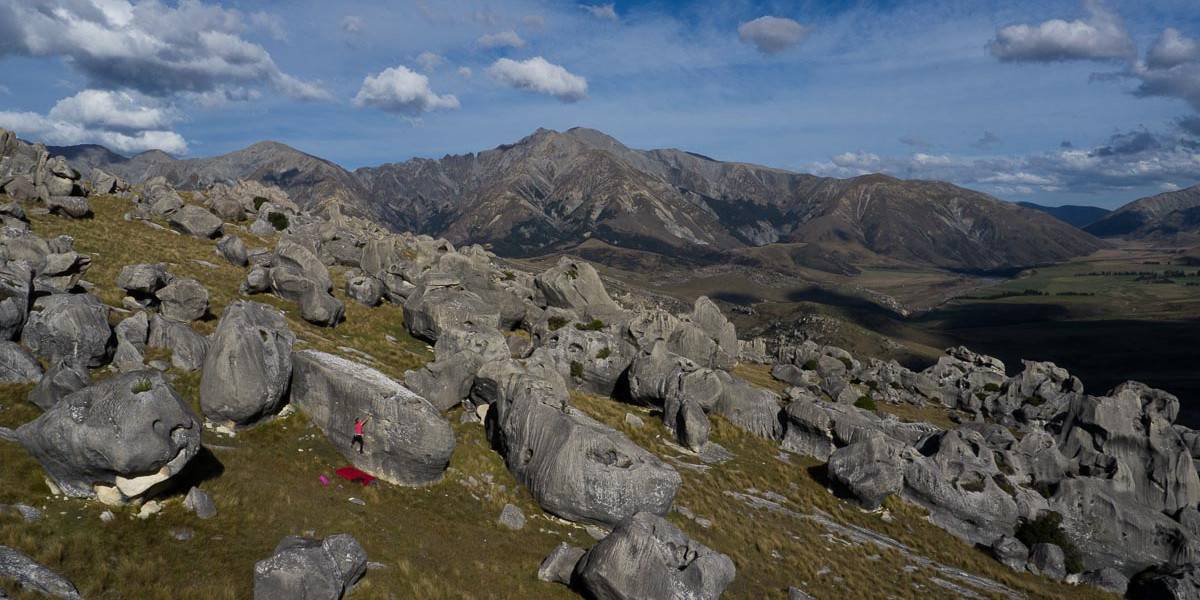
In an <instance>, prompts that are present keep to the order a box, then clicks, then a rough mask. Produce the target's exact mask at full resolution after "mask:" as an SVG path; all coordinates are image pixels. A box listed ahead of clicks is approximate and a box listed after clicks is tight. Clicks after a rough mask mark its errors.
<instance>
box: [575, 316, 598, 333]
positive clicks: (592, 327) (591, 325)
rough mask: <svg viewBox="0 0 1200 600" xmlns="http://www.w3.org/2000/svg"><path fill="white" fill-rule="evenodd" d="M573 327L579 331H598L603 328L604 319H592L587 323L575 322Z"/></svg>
mask: <svg viewBox="0 0 1200 600" xmlns="http://www.w3.org/2000/svg"><path fill="white" fill-rule="evenodd" d="M575 329H578V330H580V331H600V330H601V329H604V321H601V320H600V319H592V320H591V321H588V322H587V323H576V324H575Z"/></svg>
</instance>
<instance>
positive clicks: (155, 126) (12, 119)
mask: <svg viewBox="0 0 1200 600" xmlns="http://www.w3.org/2000/svg"><path fill="white" fill-rule="evenodd" d="M177 120H178V115H177V114H176V113H175V111H174V110H172V109H171V108H170V107H165V106H161V105H159V104H158V103H157V101H155V100H153V99H150V98H146V97H144V96H141V95H138V94H135V93H132V92H126V91H118V92H112V91H107V90H84V91H82V92H80V93H78V94H76V95H74V96H71V97H68V98H63V99H62V100H59V101H58V103H57V104H55V105H54V107H53V108H51V109H50V112H49V113H48V114H46V115H40V114H38V113H33V112H3V111H0V127H3V128H5V129H11V130H13V131H16V132H17V133H19V134H20V135H22V136H23V137H26V138H29V139H34V140H37V141H40V142H45V143H48V144H53V145H59V146H69V145H75V144H100V145H103V146H106V147H108V148H110V149H112V150H115V151H117V152H120V153H124V154H132V153H137V152H143V151H146V150H152V149H154V150H162V151H164V152H168V153H171V154H184V153H186V152H187V142H186V141H185V140H184V138H183V136H181V135H179V134H178V133H176V132H174V131H171V130H170V127H171V125H172V124H173V123H174V122H175V121H177Z"/></svg>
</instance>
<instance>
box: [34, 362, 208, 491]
mask: <svg viewBox="0 0 1200 600" xmlns="http://www.w3.org/2000/svg"><path fill="white" fill-rule="evenodd" d="M16 438H17V441H19V442H20V443H21V445H22V446H24V447H25V449H26V450H28V451H29V453H30V454H31V455H32V456H33V457H34V458H35V459H37V461H38V462H40V463H41V464H42V467H43V468H45V469H46V474H47V475H48V476H49V479H50V481H52V482H53V484H54V485H55V486H56V487H57V488H58V489H59V490H60V491H62V493H64V494H67V495H69V496H77V497H92V496H97V495H98V496H99V497H100V499H101V500H103V501H106V502H109V501H122V500H125V499H128V498H133V497H137V496H140V495H142V494H144V493H145V492H147V491H148V490H150V489H152V488H153V487H155V486H156V485H158V484H160V483H162V482H163V481H166V480H167V479H170V478H171V477H172V476H174V475H175V474H177V473H179V472H180V471H181V470H183V468H184V466H185V465H186V464H187V463H188V461H190V460H191V459H192V457H194V456H195V455H196V453H197V452H199V450H200V423H199V419H198V418H197V417H196V415H195V414H194V413H193V412H192V409H191V408H189V407H188V405H187V404H186V403H185V402H184V401H183V399H182V398H180V397H179V395H178V394H176V393H175V390H174V389H172V388H171V386H170V384H168V383H167V381H166V380H165V379H164V378H163V376H162V374H161V373H159V372H157V371H135V372H133V373H126V374H123V375H117V376H115V377H112V378H111V379H107V380H104V381H101V382H99V383H96V384H94V385H91V386H88V387H86V388H83V389H81V390H79V391H77V392H75V393H73V394H70V395H68V396H66V397H65V398H63V399H62V400H61V401H59V402H58V404H56V405H54V407H52V408H51V409H50V410H48V411H46V412H45V413H43V414H42V415H41V416H40V417H38V418H37V419H34V420H33V421H31V422H29V423H26V424H25V425H22V426H21V427H20V428H18V429H17V430H16Z"/></svg>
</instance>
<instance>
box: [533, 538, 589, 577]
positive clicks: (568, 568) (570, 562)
mask: <svg viewBox="0 0 1200 600" xmlns="http://www.w3.org/2000/svg"><path fill="white" fill-rule="evenodd" d="M583 552H584V551H583V548H576V547H575V546H571V545H569V544H567V543H566V542H561V543H559V544H558V546H555V548H554V550H552V551H551V552H550V554H547V555H546V558H545V559H543V560H542V564H541V565H539V566H538V572H537V577H538V580H540V581H546V582H550V583H561V584H563V585H571V577H572V576H573V575H574V573H575V565H576V564H578V563H579V559H580V558H583Z"/></svg>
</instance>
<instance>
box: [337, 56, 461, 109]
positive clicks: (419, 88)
mask: <svg viewBox="0 0 1200 600" xmlns="http://www.w3.org/2000/svg"><path fill="white" fill-rule="evenodd" d="M354 105H355V106H358V107H365V106H370V107H373V108H378V109H379V110H382V111H386V112H390V113H396V114H400V115H406V116H410V117H415V116H417V115H419V114H421V113H424V112H429V111H431V110H439V109H446V110H451V109H456V108H458V107H459V104H458V98H456V97H455V96H454V95H453V94H446V95H443V96H439V95H438V94H435V93H434V92H433V90H432V89H430V87H429V78H428V77H426V76H424V75H422V74H420V73H415V72H413V71H411V70H409V69H408V67H404V66H397V67H392V68H390V69H384V70H383V71H382V72H380V73H378V74H376V75H367V77H366V78H364V79H363V83H362V87H361V88H359V90H358V94H357V95H355V96H354Z"/></svg>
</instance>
